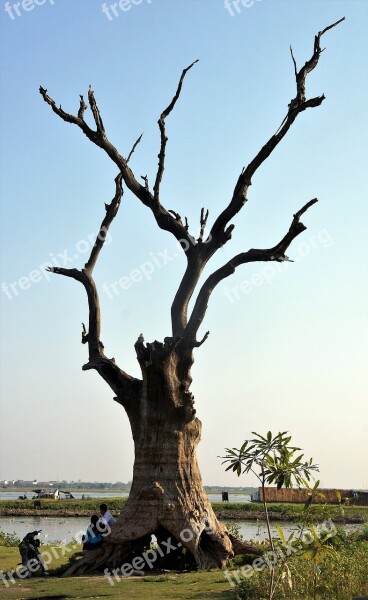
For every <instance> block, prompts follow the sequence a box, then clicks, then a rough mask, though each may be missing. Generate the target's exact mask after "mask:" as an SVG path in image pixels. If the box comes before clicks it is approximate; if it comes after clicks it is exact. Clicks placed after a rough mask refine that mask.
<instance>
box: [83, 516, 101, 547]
mask: <svg viewBox="0 0 368 600" xmlns="http://www.w3.org/2000/svg"><path fill="white" fill-rule="evenodd" d="M98 521H99V518H98V515H92V517H91V524H90V525H89V526H88V528H87V531H86V533H85V535H84V536H83V540H82V541H83V550H95V548H98V547H99V546H101V544H102V542H103V537H102V535H101V531H100V528H99V527H98Z"/></svg>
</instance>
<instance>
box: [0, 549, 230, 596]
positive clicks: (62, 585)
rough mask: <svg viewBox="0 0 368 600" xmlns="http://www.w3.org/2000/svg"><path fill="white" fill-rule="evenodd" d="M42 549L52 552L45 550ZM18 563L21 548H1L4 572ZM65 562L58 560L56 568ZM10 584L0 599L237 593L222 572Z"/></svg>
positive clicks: (2, 588) (1, 590)
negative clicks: (115, 579) (114, 580)
mask: <svg viewBox="0 0 368 600" xmlns="http://www.w3.org/2000/svg"><path fill="white" fill-rule="evenodd" d="M42 550H49V549H48V548H47V547H42ZM18 562H19V552H18V548H0V564H1V569H2V570H3V571H4V572H8V571H10V570H12V569H14V568H15V567H16V566H17V564H18ZM63 562H65V558H64V559H59V560H55V562H53V563H52V566H53V567H57V566H60V565H61V564H62V563H63ZM15 581H16V583H14V584H12V583H9V587H5V585H4V583H3V582H1V581H0V598H1V600H21V599H23V598H24V599H30V600H31V599H32V600H36V599H38V598H53V599H54V600H57V599H59V600H63V599H67V598H103V599H105V598H106V599H109V598H122V597H123V598H124V600H137V599H139V600H192V599H193V600H201V599H203V600H205V599H213V600H215V599H222V600H235V598H236V596H235V593H234V591H233V590H232V588H231V587H230V585H229V582H228V581H227V580H226V579H225V576H224V574H223V573H222V572H221V571H212V572H210V573H181V574H180V575H179V574H176V573H170V574H165V575H160V574H157V575H151V576H146V577H126V578H124V579H122V580H121V581H118V582H115V584H114V585H111V584H110V583H109V581H108V580H107V579H106V578H105V577H104V576H99V577H76V578H65V579H61V578H56V577H49V578H46V577H43V578H34V579H25V580H22V581H20V580H19V579H16V580H15Z"/></svg>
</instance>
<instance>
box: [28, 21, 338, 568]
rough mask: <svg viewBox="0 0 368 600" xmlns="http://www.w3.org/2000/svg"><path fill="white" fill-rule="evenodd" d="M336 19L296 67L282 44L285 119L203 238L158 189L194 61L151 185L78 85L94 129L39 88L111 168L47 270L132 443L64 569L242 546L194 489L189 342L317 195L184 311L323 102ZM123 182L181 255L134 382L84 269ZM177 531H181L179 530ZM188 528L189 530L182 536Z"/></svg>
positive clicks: (197, 428) (200, 562)
mask: <svg viewBox="0 0 368 600" xmlns="http://www.w3.org/2000/svg"><path fill="white" fill-rule="evenodd" d="M341 21H343V19H340V20H339V21H337V22H336V23H333V24H332V25H330V26H329V27H326V28H325V29H323V30H322V31H320V32H319V33H318V34H317V35H316V36H315V38H314V47H313V53H312V56H311V58H310V59H309V60H307V61H306V63H305V64H304V65H303V66H302V67H301V69H300V70H298V68H297V65H296V61H295V58H294V55H293V52H292V49H291V48H290V51H291V57H292V61H293V65H294V72H295V80H296V95H295V97H294V98H293V99H292V100H291V101H290V104H289V105H288V110H287V113H286V116H285V118H284V120H283V122H282V123H281V125H280V127H279V128H278V130H277V131H276V133H274V135H272V136H271V137H270V139H269V140H268V141H267V142H266V143H265V145H264V146H263V147H262V148H261V150H260V151H259V152H258V153H257V154H256V156H255V157H254V158H253V160H252V161H251V162H250V163H249V164H248V165H247V166H246V167H244V168H243V169H242V171H241V173H240V175H239V178H238V180H237V182H236V185H235V187H234V190H233V193H232V196H231V199H230V201H229V203H228V204H227V206H225V208H224V209H223V210H222V212H221V213H220V214H219V215H218V217H217V218H216V219H215V221H214V223H213V225H212V227H211V229H210V232H209V234H208V235H206V234H205V230H206V226H207V220H208V211H205V210H204V209H203V208H202V210H201V215H200V234H199V237H198V238H197V239H195V238H194V237H193V236H192V235H191V234H190V231H189V225H188V221H187V219H186V218H185V219H184V221H183V219H182V217H181V216H180V215H179V214H178V213H177V212H176V211H174V210H167V209H166V208H165V207H164V205H163V203H162V199H161V193H160V188H161V183H162V178H163V175H164V169H165V155H166V147H167V141H168V138H167V134H166V119H167V117H168V116H169V115H170V113H171V112H172V110H173V109H174V107H175V104H176V102H177V101H178V99H179V96H180V93H181V91H182V86H183V81H184V78H185V76H186V74H187V72H188V71H189V70H190V69H191V68H192V67H193V65H194V64H195V63H196V62H197V61H195V62H193V63H192V64H191V65H189V67H187V68H186V69H184V70H183V72H182V74H181V77H180V80H179V84H178V87H177V90H176V93H175V95H174V97H173V98H172V100H171V102H170V104H169V105H168V106H167V107H166V108H165V110H164V111H163V112H162V113H161V116H160V118H159V120H158V126H159V130H160V138H161V144H160V150H159V154H158V168H157V173H156V177H155V181H154V183H153V188H152V189H151V188H150V185H149V182H148V178H147V177H146V176H144V177H142V182H140V180H139V179H138V178H137V177H136V176H135V174H134V173H133V171H132V169H131V167H130V164H129V163H130V159H131V157H132V154H133V152H134V151H135V150H136V148H137V146H138V144H139V142H140V141H141V138H142V136H140V137H139V138H138V139H137V141H136V142H135V144H134V146H133V148H132V149H131V151H130V152H129V154H128V156H127V158H124V157H123V156H122V155H121V154H120V153H119V151H118V150H117V149H116V148H115V147H114V146H113V144H112V143H111V142H110V141H109V138H108V137H107V134H106V131H105V127H104V124H103V121H102V118H101V114H100V111H99V108H98V106H97V103H96V100H95V96H94V92H93V90H92V88H91V87H90V89H89V91H88V101H89V106H90V109H91V111H92V114H93V118H94V122H95V125H96V128H95V129H91V128H90V127H89V125H88V124H87V123H86V121H85V120H84V114H85V111H86V109H87V108H88V107H87V104H86V103H85V101H84V98H83V96H80V103H79V110H78V113H77V115H76V116H74V115H72V114H69V113H67V112H65V111H64V110H63V109H62V108H61V106H60V107H58V106H57V105H56V103H55V101H54V100H53V99H52V98H51V97H50V96H49V95H48V94H47V90H46V89H44V88H42V87H40V93H41V95H42V97H43V99H44V101H45V102H46V103H47V104H48V105H49V106H50V107H51V109H52V110H53V112H54V113H56V115H58V116H59V117H60V118H61V119H63V120H64V121H66V122H67V123H72V124H73V125H76V126H77V127H79V128H80V129H81V130H82V132H83V133H84V134H85V135H86V136H87V138H88V139H89V140H90V141H91V142H93V143H94V144H96V145H97V146H99V147H100V148H101V149H102V150H103V151H104V152H106V153H107V154H108V156H109V157H110V158H111V160H112V161H113V162H114V163H115V164H116V166H117V168H118V175H117V177H116V179H115V186H116V189H115V196H114V198H113V199H112V201H111V203H110V204H106V205H105V208H106V214H105V216H104V219H103V221H102V223H101V226H100V230H99V234H98V235H97V238H96V242H95V244H94V247H93V249H92V251H91V255H90V257H89V259H88V261H87V262H86V264H85V265H84V267H83V268H82V269H65V268H59V267H50V268H49V271H52V272H53V273H56V274H59V275H65V276H66V277H72V278H73V279H75V280H76V281H79V282H80V283H81V284H82V285H83V286H84V288H85V290H86V293H87V298H88V306H89V324H88V330H87V329H86V327H85V326H84V325H83V332H82V342H83V343H84V344H87V346H88V351H89V358H88V362H87V363H86V364H85V365H84V366H83V370H84V371H88V370H90V369H94V370H96V371H97V372H98V373H99V375H100V376H101V377H103V379H104V380H105V381H106V383H107V384H108V385H109V386H110V388H111V389H112V390H113V392H114V394H115V398H114V400H116V402H118V403H119V404H121V406H122V407H123V408H124V409H125V411H126V413H127V415H128V418H129V421H130V425H131V429H132V434H133V439H134V447H135V461H134V474H133V483H132V488H131V492H130V495H129V498H128V501H127V503H126V505H125V506H124V508H123V510H122V512H121V514H120V516H119V518H118V522H117V524H116V525H115V526H114V528H113V531H112V534H111V535H110V536H109V538H108V539H107V540H106V543H105V544H104V546H103V549H100V550H96V551H95V552H93V554H92V555H91V553H88V557H87V558H86V557H85V558H83V559H82V560H81V561H80V562H78V563H76V565H75V566H74V567H73V571H74V572H78V573H81V572H84V571H86V570H91V569H93V570H94V569H96V568H98V567H99V566H114V567H115V566H116V565H121V561H122V560H123V559H124V557H126V556H128V555H129V552H131V551H132V549H133V548H135V552H137V548H139V547H141V548H143V547H144V544H145V543H146V542H147V540H148V541H149V540H150V536H151V534H156V535H157V536H158V539H162V538H163V537H165V536H166V537H168V536H170V537H171V539H172V540H175V544H177V543H180V544H181V545H182V546H184V547H186V548H187V549H188V550H189V552H190V553H191V555H192V557H194V559H195V562H196V565H197V566H198V568H200V569H208V568H211V567H221V566H223V565H224V563H225V561H226V559H227V558H228V557H230V556H232V555H233V554H235V553H239V552H244V551H247V550H249V546H247V545H246V544H242V543H241V542H239V541H236V540H235V539H234V538H233V537H232V536H231V535H230V534H229V533H228V532H227V531H226V529H225V528H224V527H223V526H222V525H221V524H220V523H219V522H218V521H217V519H216V517H215V514H214V512H213V510H212V507H211V504H210V503H209V501H208V499H207V496H206V493H205V491H204V489H203V486H202V481H201V475H200V471H199V468H198V464H197V458H196V447H197V444H198V442H199V440H200V437H201V422H200V421H199V419H198V418H197V417H196V411H195V409H194V398H193V395H192V393H191V391H190V385H191V382H192V378H191V374H190V372H191V367H192V364H193V361H194V358H193V351H194V348H198V347H200V346H201V345H202V344H203V342H204V341H205V340H206V338H207V336H208V332H207V333H206V334H205V335H204V337H203V338H202V339H201V340H198V339H197V333H198V330H199V327H200V326H201V324H202V322H203V319H204V317H205V314H206V310H207V306H208V301H209V298H210V296H211V294H212V292H213V290H214V289H215V287H216V286H217V285H218V284H219V283H220V281H222V280H223V279H224V278H226V277H228V276H229V275H231V274H232V273H234V271H235V269H236V268H237V267H239V266H240V265H243V264H245V263H249V262H255V261H264V262H268V261H284V260H286V258H287V257H286V254H285V253H286V251H287V249H288V248H289V246H290V244H291V242H292V241H293V240H294V239H295V238H296V237H297V236H298V235H299V234H300V233H302V232H303V231H304V230H305V229H306V227H305V225H304V224H303V223H302V222H301V220H300V219H301V217H302V215H303V214H304V213H305V212H306V211H307V210H308V208H310V207H311V206H312V205H313V204H315V203H316V202H317V198H313V199H312V200H309V202H307V203H306V204H305V205H304V206H303V207H302V208H301V209H300V210H298V211H297V212H296V213H295V214H294V216H293V219H292V221H291V225H290V227H289V229H288V231H287V233H286V234H285V236H284V237H283V238H282V239H281V240H280V241H279V242H278V243H276V244H275V245H274V246H272V247H270V248H265V249H261V248H257V249H256V248H252V249H250V250H248V251H246V252H242V253H240V254H238V255H236V256H234V257H233V258H232V259H231V260H229V261H228V262H227V263H226V264H224V265H223V266H222V267H221V268H219V269H217V270H215V271H214V272H213V273H212V274H211V275H210V276H209V277H208V278H207V279H206V280H205V281H204V283H203V284H202V286H201V287H200V289H199V291H198V294H197V298H196V300H195V303H194V307H193V309H192V310H191V312H189V311H188V305H189V301H190V299H191V298H192V295H193V293H194V291H195V289H196V287H197V284H198V282H199V279H200V276H201V274H202V271H203V269H204V267H205V266H206V264H207V263H208V261H209V260H210V258H211V257H212V256H213V255H214V254H215V253H216V252H217V251H218V250H219V249H220V248H221V247H222V246H223V245H224V244H227V243H228V242H229V240H230V239H231V236H232V232H233V229H234V225H233V224H231V223H230V222H231V221H232V219H233V218H234V217H235V215H236V214H237V213H238V212H239V211H240V210H241V209H242V208H243V206H244V204H245V203H246V202H247V199H248V190H249V187H250V185H251V183H252V177H253V175H254V174H255V172H256V171H257V169H258V168H259V167H260V166H261V165H262V163H263V162H264V161H265V160H266V159H267V158H268V157H269V156H270V154H271V153H272V152H273V150H274V149H275V148H276V146H277V145H278V144H279V143H280V141H281V140H282V139H283V138H284V137H285V135H286V134H287V132H288V131H289V129H290V127H291V126H292V124H293V123H294V121H295V120H296V119H297V117H298V115H300V113H302V112H304V111H305V110H306V109H308V108H314V107H317V106H320V104H322V102H323V100H324V99H325V96H324V95H321V96H317V97H315V98H309V99H307V97H306V80H307V76H308V74H309V73H310V72H311V71H312V70H313V69H314V68H315V67H316V66H317V64H318V61H319V58H320V55H321V53H322V51H323V49H322V48H321V38H322V36H323V35H324V34H325V33H326V32H327V31H328V30H329V29H331V28H332V27H335V26H336V25H337V24H338V23H340V22H341ZM123 184H124V185H125V186H126V187H127V188H128V189H129V190H130V191H131V192H132V194H134V196H136V198H137V199H138V200H139V201H140V202H142V203H143V204H144V205H145V206H146V207H147V208H148V209H149V210H151V212H152V214H153V217H154V219H155V221H156V223H157V225H158V226H159V227H160V228H161V229H163V230H165V231H168V232H169V233H171V234H172V235H173V236H174V237H175V238H176V240H178V242H179V243H180V245H181V247H182V248H183V252H184V253H185V256H186V260H187V266H186V269H185V272H184V275H183V278H182V280H181V283H180V285H179V288H178V290H177V292H176V295H175V298H174V300H173V303H172V307H171V320H172V332H171V335H169V336H167V337H165V338H164V341H163V342H159V341H153V342H152V343H147V344H145V343H144V340H143V339H142V338H141V337H140V338H139V339H138V340H137V342H136V344H135V351H136V354H137V359H138V362H139V365H140V367H141V371H142V379H136V378H134V377H132V376H131V375H129V374H128V373H126V372H125V371H123V370H122V369H121V368H120V367H119V366H118V365H117V364H116V362H115V360H114V359H112V358H108V357H107V356H106V354H105V352H104V346H103V344H102V342H101V339H100V338H101V318H100V303H99V297H98V292H97V289H96V285H95V282H94V279H93V270H94V267H95V265H96V262H97V259H98V256H99V254H100V252H101V250H102V247H103V244H104V239H105V237H106V233H107V231H108V229H109V227H110V225H111V223H112V221H113V219H114V218H115V216H116V214H117V212H118V209H119V206H120V202H121V198H122V194H123ZM183 531H186V532H187V533H186V534H185V536H184V535H183ZM188 531H190V532H192V534H191V535H190V534H188Z"/></svg>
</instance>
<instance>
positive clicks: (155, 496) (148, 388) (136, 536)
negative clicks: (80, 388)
mask: <svg viewBox="0 0 368 600" xmlns="http://www.w3.org/2000/svg"><path fill="white" fill-rule="evenodd" d="M136 350H137V355H138V360H139V362H140V365H141V369H142V374H143V386H142V394H141V397H140V399H139V402H137V403H135V404H130V405H129V406H127V405H125V404H124V403H123V406H124V407H125V409H126V411H127V414H128V417H129V420H130V424H131V428H132V434H133V439H134V445H135V461H134V472H133V483H132V488H131V491H130V494H129V498H128V501H127V503H126V505H125V506H124V509H123V510H122V512H121V514H120V516H119V518H118V520H117V523H116V524H115V525H114V526H113V527H112V531H111V533H110V534H109V535H108V536H107V537H106V538H105V541H104V544H103V546H102V547H101V548H100V549H98V550H95V551H93V552H91V551H88V552H86V553H85V556H84V557H83V558H82V559H81V560H80V561H79V562H78V563H76V564H74V565H73V566H72V567H71V568H70V569H69V570H68V571H67V572H66V573H65V575H66V576H67V575H71V574H82V573H86V572H91V571H94V570H104V569H105V568H108V569H115V570H116V569H120V568H121V566H122V565H123V564H128V565H129V564H130V565H132V568H133V569H134V570H141V571H150V570H152V569H159V568H170V569H172V568H188V567H189V566H192V567H193V568H198V569H212V568H222V567H223V566H224V565H225V563H226V560H227V559H228V558H229V557H231V556H233V555H234V553H239V551H252V548H251V547H250V546H247V545H245V544H243V545H242V543H241V542H239V541H238V542H235V541H234V540H233V539H232V538H231V536H230V535H229V534H228V532H227V531H226V529H225V527H223V525H221V523H219V521H218V520H217V518H216V516H215V514H214V512H213V510H212V506H211V504H210V502H209V501H208V498H207V495H206V493H205V491H204V488H203V485H202V480H201V475H200V471H199V468H198V464H197V458H196V448H197V445H198V442H199V440H200V437H201V422H200V421H199V420H198V419H197V418H196V417H195V410H194V408H193V404H194V401H193V396H192V394H191V393H190V392H189V390H188V388H189V385H190V381H191V380H190V377H189V375H188V370H185V369H184V367H183V363H184V362H185V360H184V359H183V355H180V356H179V354H177V353H176V352H175V348H174V346H173V342H172V340H171V339H169V338H167V339H166V340H165V343H164V344H159V343H158V342H154V344H147V348H146V347H145V346H144V345H143V344H138V345H136ZM184 358H185V357H184ZM189 362H190V361H189ZM185 364H187V363H185ZM190 364H191V363H190ZM152 535H154V536H155V537H156V538H157V545H156V547H155V546H152V545H151V536H152ZM92 554H93V556H92ZM139 559H140V560H139ZM131 570H132V569H131ZM126 571H127V573H126V574H128V572H129V569H128V567H127V568H126Z"/></svg>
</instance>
